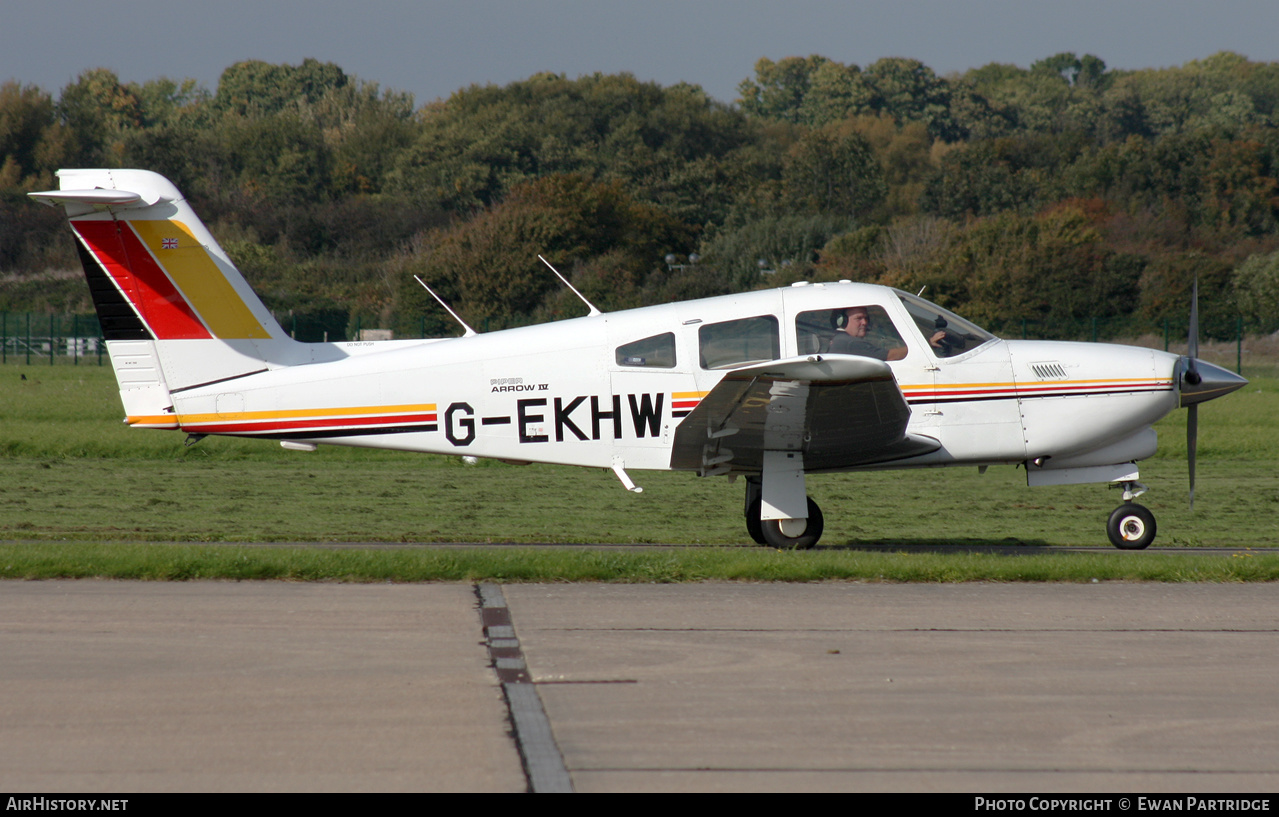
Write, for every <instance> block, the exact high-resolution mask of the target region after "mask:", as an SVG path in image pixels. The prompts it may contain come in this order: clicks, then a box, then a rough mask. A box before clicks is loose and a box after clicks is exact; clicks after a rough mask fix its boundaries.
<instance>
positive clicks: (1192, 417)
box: [1186, 404, 1199, 512]
mask: <svg viewBox="0 0 1279 817" xmlns="http://www.w3.org/2000/svg"><path fill="white" fill-rule="evenodd" d="M1186 411H1187V412H1189V414H1188V415H1187V416H1186V463H1187V467H1188V469H1189V472H1190V510H1191V511H1192V512H1193V511H1194V509H1195V448H1196V447H1197V446H1198V443H1199V406H1197V405H1193V404H1192V405H1190V406H1189V407H1187V408H1186Z"/></svg>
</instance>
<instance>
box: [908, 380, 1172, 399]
mask: <svg viewBox="0 0 1279 817" xmlns="http://www.w3.org/2000/svg"><path fill="white" fill-rule="evenodd" d="M1171 387H1172V384H1171V383H1164V384H1162V385H1160V384H1150V385H1130V386H1116V385H1110V386H1028V387H1026V388H1024V389H950V390H946V391H931V392H918V391H912V392H910V393H908V394H907V395H906V397H907V398H908V399H911V400H929V399H932V400H938V399H942V398H945V397H968V396H973V395H976V396H980V397H1006V398H1010V399H1011V398H1014V397H1035V396H1038V395H1043V394H1060V393H1062V392H1068V393H1070V394H1074V395H1086V394H1105V393H1108V392H1128V393H1132V392H1139V391H1143V392H1149V391H1167V390H1168V389H1170V388H1171Z"/></svg>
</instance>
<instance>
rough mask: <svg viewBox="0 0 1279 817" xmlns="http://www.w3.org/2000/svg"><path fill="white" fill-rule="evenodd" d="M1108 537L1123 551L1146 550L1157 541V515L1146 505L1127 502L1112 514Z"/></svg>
mask: <svg viewBox="0 0 1279 817" xmlns="http://www.w3.org/2000/svg"><path fill="white" fill-rule="evenodd" d="M1106 535H1107V536H1109V537H1110V543H1111V544H1112V545H1114V546H1115V547H1117V548H1120V549H1121V550H1144V549H1145V548H1147V547H1149V546H1150V543H1151V542H1153V541H1155V515H1154V514H1153V513H1151V512H1150V509H1149V508H1147V507H1146V506H1144V505H1138V504H1137V503H1136V502H1125V503H1124V504H1122V505H1120V506H1119V507H1118V508H1115V510H1114V511H1113V512H1112V513H1111V514H1110V521H1109V522H1107V523H1106Z"/></svg>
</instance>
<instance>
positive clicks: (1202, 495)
mask: <svg viewBox="0 0 1279 817" xmlns="http://www.w3.org/2000/svg"><path fill="white" fill-rule="evenodd" d="M23 374H25V375H26V379H25V380H23V379H21V375H23ZM1277 414H1279V380H1276V379H1274V378H1265V377H1262V378H1258V379H1256V380H1255V381H1254V382H1253V383H1252V384H1251V385H1249V386H1248V387H1247V388H1245V389H1244V390H1242V391H1241V392H1238V393H1236V394H1234V395H1231V396H1229V397H1227V398H1225V399H1223V400H1219V401H1215V402H1213V403H1210V404H1207V405H1205V406H1203V407H1202V409H1201V412H1200V429H1201V433H1200V444H1199V475H1198V486H1197V492H1196V509H1195V512H1194V513H1193V514H1191V513H1190V512H1189V510H1188V509H1187V507H1186V465H1185V459H1184V458H1185V412H1174V413H1173V414H1172V415H1171V416H1170V417H1169V418H1167V419H1166V420H1164V421H1163V422H1162V423H1161V424H1160V426H1159V431H1160V451H1159V453H1158V454H1157V455H1156V456H1155V457H1154V458H1152V459H1151V460H1149V461H1147V462H1145V463H1143V464H1142V480H1143V481H1144V482H1146V483H1147V484H1148V485H1150V487H1151V492H1150V493H1149V494H1147V495H1146V496H1145V497H1143V498H1142V500H1141V501H1142V502H1143V504H1146V505H1148V506H1149V507H1150V508H1151V509H1152V510H1153V511H1154V512H1155V514H1156V515H1157V517H1158V520H1159V529H1160V533H1159V538H1158V540H1157V541H1156V546H1155V548H1153V549H1152V551H1150V552H1148V553H1145V554H1122V553H1118V552H1109V551H1107V552H1104V554H1103V555H1097V556H1089V557H1087V559H1085V557H1084V555H1082V554H1071V555H1069V556H1065V555H1060V554H1056V555H1043V554H1042V553H1040V552H1038V546H1075V545H1092V546H1104V545H1106V537H1105V520H1106V517H1107V515H1108V514H1109V512H1110V511H1111V509H1113V508H1114V507H1115V506H1116V505H1117V504H1118V503H1119V501H1120V498H1119V496H1118V494H1117V493H1116V492H1114V491H1109V490H1107V489H1106V487H1105V486H1102V485H1077V486H1064V487H1060V488H1034V489H1032V488H1028V487H1027V486H1026V484H1025V478H1024V474H1023V473H1022V472H1021V471H1019V470H1016V469H1013V468H1011V467H1004V468H994V467H992V468H991V469H990V470H989V471H988V472H987V473H986V474H985V475H978V474H977V472H976V469H973V468H964V469H950V470H944V471H929V472H926V474H925V475H923V476H921V474H920V473H919V472H911V471H896V472H894V471H889V472H877V473H860V474H841V475H829V476H816V477H811V478H810V479H809V488H810V491H811V493H812V495H813V497H814V498H815V499H816V500H817V501H818V502H819V503H820V504H821V506H822V508H823V510H824V511H825V515H826V533H825V536H824V537H823V539H822V544H821V546H820V547H819V548H818V549H817V551H816V552H815V553H808V554H793V553H786V554H776V553H773V552H772V551H769V550H767V549H763V548H758V547H755V546H753V545H750V546H747V540H746V538H745V534H744V530H743V526H742V521H741V501H742V486H741V483H740V482H739V483H737V484H735V485H730V484H729V483H728V482H727V481H726V480H724V479H698V478H696V477H693V476H690V475H688V474H672V473H651V472H637V473H634V474H633V475H632V476H633V477H634V478H635V479H636V481H637V482H638V483H639V484H640V485H642V486H643V487H644V489H645V491H644V493H643V494H638V495H637V494H632V493H628V492H626V491H624V490H623V489H622V488H621V486H620V485H619V484H618V482H617V480H616V478H615V477H614V476H613V475H612V473H610V472H606V471H600V470H587V469H578V468H567V467H558V466H542V465H532V466H523V467H520V466H509V465H504V464H501V463H496V462H488V461H485V462H482V463H481V464H480V465H478V466H466V465H464V464H462V462H461V460H460V459H458V458H456V457H439V456H424V455H413V454H403V453H397V452H384V451H369V450H363V449H347V448H339V447H331V446H327V447H321V448H320V449H319V450H318V451H316V452H313V453H299V452H289V451H285V450H283V449H281V448H280V447H279V446H278V445H277V444H275V443H271V442H266V441H255V440H235V439H226V438H208V439H205V440H203V441H202V442H200V443H199V444H198V445H196V446H193V447H190V448H186V447H184V446H183V445H182V440H183V438H182V436H181V435H179V434H174V433H172V432H159V431H140V430H133V429H129V428H127V427H126V426H124V424H123V423H122V422H121V417H122V410H121V408H120V404H119V398H118V396H117V394H116V388H115V383H114V378H113V376H112V374H111V371H110V369H108V368H101V369H99V368H97V367H70V366H56V367H40V366H30V367H27V366H12V365H11V366H5V367H0V541H6V540H7V541H10V542H35V543H39V544H38V545H25V544H24V545H17V546H15V547H11V548H6V549H5V550H4V553H5V554H6V558H9V559H10V560H12V559H16V558H17V557H13V556H8V555H7V554H11V553H16V552H21V553H26V554H41V553H47V554H48V557H47V558H48V559H52V560H54V561H53V562H52V564H59V565H65V564H72V565H77V564H78V565H82V566H85V568H84V569H86V570H89V572H88V573H84V574H73V573H68V574H66V575H119V576H129V575H137V576H139V577H148V578H165V577H171V578H194V577H212V576H223V577H227V578H248V577H277V578H297V579H302V578H316V579H352V580H361V581H365V580H370V581H371V580H383V579H397V580H419V579H428V578H429V579H475V578H488V579H501V580H522V579H525V578H528V579H532V578H541V579H543V580H547V579H550V580H554V579H564V580H579V579H580V580H587V579H589V580H626V581H674V580H695V579H700V578H711V577H716V578H726V579H750V580H764V579H777V580H787V581H801V580H812V579H818V578H840V579H853V578H856V579H872V580H873V579H878V578H880V577H884V578H886V579H894V580H919V581H948V580H968V579H974V578H987V579H993V580H1013V579H1018V580H1041V579H1045V578H1049V577H1053V576H1056V577H1058V578H1062V579H1064V580H1070V581H1082V580H1087V579H1088V578H1100V579H1116V578H1119V579H1143V580H1154V579H1158V580H1185V579H1183V578H1180V577H1182V576H1196V577H1201V578H1205V579H1206V578H1210V577H1215V578H1213V579H1212V580H1234V579H1243V578H1246V579H1258V578H1261V579H1266V580H1269V579H1271V578H1273V575H1272V573H1271V572H1272V571H1273V565H1271V566H1270V567H1265V568H1261V567H1258V566H1260V565H1263V564H1270V562H1269V560H1270V558H1271V557H1270V555H1269V554H1256V555H1255V556H1250V557H1249V559H1248V560H1235V561H1233V562H1232V561H1230V560H1229V559H1224V557H1209V556H1207V555H1205V556H1202V557H1193V558H1192V557H1180V556H1178V557H1176V558H1175V559H1173V558H1166V557H1160V558H1150V557H1151V556H1153V555H1154V554H1155V552H1157V550H1158V548H1159V546H1167V545H1178V546H1239V547H1250V548H1266V547H1270V546H1272V545H1274V544H1275V543H1277V542H1279V469H1276V468H1275V464H1274V463H1275V460H1276V455H1277V454H1279V428H1277V427H1276V426H1277V424H1276V423H1275V422H1274V420H1273V418H1274V417H1276V415H1277ZM926 476H927V477H940V478H925V477H926ZM160 542H188V543H199V542H210V543H242V542H248V543H258V542H316V543H346V542H384V543H387V542H389V543H424V542H464V543H467V542H469V543H527V542H558V543H606V544H607V543H616V544H636V543H638V544H644V543H672V544H686V545H717V546H724V547H716V548H705V549H698V548H694V549H683V550H680V551H664V550H663V551H654V552H653V553H633V552H625V553H622V552H617V551H598V552H594V553H592V552H590V549H582V548H577V549H571V550H568V551H564V552H562V553H561V552H558V549H554V550H548V549H544V548H537V549H533V550H532V551H530V550H529V549H521V550H518V551H517V550H510V551H508V550H506V549H501V548H492V547H489V548H482V549H480V552H481V553H482V554H484V555H483V559H481V558H480V555H478V554H477V555H469V554H470V551H463V550H459V549H453V548H450V549H447V550H444V551H436V550H434V549H432V550H422V549H413V548H409V549H405V550H395V551H391V552H389V553H386V552H383V551H368V552H367V553H368V554H369V555H363V556H361V555H357V552H354V551H351V550H342V551H332V550H328V549H314V548H313V549H309V550H299V551H295V550H289V551H287V553H289V554H292V555H285V554H286V551H285V550H284V549H280V548H266V549H264V548H250V549H241V548H231V547H226V546H220V547H215V548H200V547H183V548H173V547H169V546H145V545H141V544H138V543H160ZM921 544H922V545H928V546H932V547H933V548H934V549H937V550H941V551H945V550H948V549H955V550H957V551H963V550H964V548H965V547H971V546H979V547H980V546H991V545H1012V546H1016V547H1017V548H1018V549H1019V552H1022V553H1024V554H1025V555H1019V556H1018V557H1017V558H1011V557H1008V556H1001V555H993V554H980V555H978V554H972V553H966V552H955V553H945V552H941V553H931V554H918V553H912V554H895V553H886V552H882V551H885V550H888V551H891V550H893V549H894V548H897V547H905V546H908V545H921ZM15 548H16V550H15ZM872 550H873V551H875V552H868V551H872ZM126 553H127V554H134V555H133V556H132V557H130V558H131V560H132V561H131V562H130V563H131V564H133V565H134V566H132V567H118V566H117V567H113V566H110V564H108V561H109V559H114V558H116V554H126ZM359 553H365V551H360V552H359ZM182 554H185V555H182ZM229 554H236V555H234V556H232V555H229ZM299 554H310V555H305V556H304V555H299ZM375 554H379V555H375ZM702 554H704V555H702ZM1276 556H1277V557H1279V551H1276ZM24 558H35V559H36V560H37V562H39V564H41V565H45V566H41V567H38V568H37V567H33V566H32V565H33V564H35V563H29V562H25V561H21V565H23V566H20V567H19V566H15V567H13V568H12V569H9V568H5V569H4V570H0V576H10V577H19V576H21V577H36V576H45V575H63V574H59V573H57V572H56V571H55V572H53V573H49V572H45V571H49V570H51V569H53V568H50V567H48V564H46V563H45V562H41V561H40V559H44V558H45V557H44V556H29V557H24ZM1199 559H1203V560H1204V561H1203V562H1202V563H1201V562H1199V561H1197V560H1199ZM104 560H108V561H104ZM236 560H247V561H248V562H249V563H251V564H250V565H249V566H246V567H244V568H239V567H237V564H238V562H237V561H236ZM477 560H478V561H477ZM1171 561H1176V562H1177V563H1178V566H1176V567H1166V566H1165V567H1160V568H1159V571H1160V572H1158V573H1157V574H1156V573H1149V574H1148V573H1146V572H1144V571H1147V570H1154V569H1155V565H1156V564H1162V563H1163V562H1171ZM1067 563H1072V564H1077V565H1081V566H1080V567H1079V568H1078V569H1077V570H1078V572H1075V571H1076V568H1072V570H1071V571H1070V572H1066V571H1064V568H1063V566H1064V565H1065V564H1067ZM13 564H15V565H18V564H19V562H14V563H13ZM1245 564H1246V565H1248V568H1247V569H1244V567H1243V565H1245ZM95 565H96V567H94V566H95ZM103 565H107V566H103ZM148 565H151V566H149V567H148ZM521 565H523V567H521ZM885 565H887V566H885ZM1142 565H1148V566H1147V567H1141V566H1142ZM1221 565H1225V567H1223V566H1221ZM3 567H4V565H0V568H3ZM58 569H61V568H58ZM76 569H79V568H76ZM95 571H96V572H95ZM238 571H245V572H243V573H242V572H238ZM255 571H257V572H255ZM522 571H523V572H522ZM1010 571H1011V572H1010ZM1132 571H1136V572H1132ZM1169 571H1171V573H1169ZM1268 571H1271V572H1268Z"/></svg>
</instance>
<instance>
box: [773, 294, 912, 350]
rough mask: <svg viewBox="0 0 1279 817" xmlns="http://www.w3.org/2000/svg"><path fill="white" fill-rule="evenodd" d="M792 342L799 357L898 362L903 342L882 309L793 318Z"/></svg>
mask: <svg viewBox="0 0 1279 817" xmlns="http://www.w3.org/2000/svg"><path fill="white" fill-rule="evenodd" d="M795 342H796V346H797V348H798V350H799V353H800V354H804V355H810V354H821V353H830V354H839V355H859V356H861V357H873V358H875V359H877V360H901V359H902V358H904V357H906V355H907V352H908V348H907V346H906V342H905V341H904V340H902V336H901V334H900V333H898V331H897V327H895V326H894V325H893V321H892V319H891V318H889V317H888V313H887V312H886V311H884V308H883V307H882V306H878V305H875V304H869V305H866V306H847V307H842V308H838V309H814V310H812V311H811V312H801V313H799V315H798V316H797V317H796V318H795Z"/></svg>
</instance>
